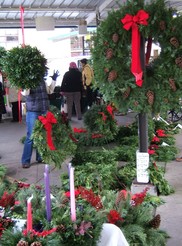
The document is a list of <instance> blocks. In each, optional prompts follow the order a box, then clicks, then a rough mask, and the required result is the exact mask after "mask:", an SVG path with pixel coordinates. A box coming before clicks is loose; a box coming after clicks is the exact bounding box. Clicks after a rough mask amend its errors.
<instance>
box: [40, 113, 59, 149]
mask: <svg viewBox="0 0 182 246" xmlns="http://www.w3.org/2000/svg"><path fill="white" fill-rule="evenodd" d="M38 118H39V120H40V121H41V122H42V124H43V125H44V128H45V129H46V131H47V144H48V146H49V148H50V150H55V149H56V148H55V147H54V144H53V141H52V124H56V123H57V119H56V118H55V117H54V115H53V113H51V112H50V111H48V112H47V114H46V116H39V117H38Z"/></svg>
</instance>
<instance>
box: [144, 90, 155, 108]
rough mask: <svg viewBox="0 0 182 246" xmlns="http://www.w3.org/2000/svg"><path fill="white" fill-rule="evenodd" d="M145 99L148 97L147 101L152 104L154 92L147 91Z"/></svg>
mask: <svg viewBox="0 0 182 246" xmlns="http://www.w3.org/2000/svg"><path fill="white" fill-rule="evenodd" d="M146 95H147V99H148V103H149V104H150V105H153V103H154V93H153V91H150V90H149V91H147V94H146Z"/></svg>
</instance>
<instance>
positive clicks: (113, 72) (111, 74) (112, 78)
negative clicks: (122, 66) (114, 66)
mask: <svg viewBox="0 0 182 246" xmlns="http://www.w3.org/2000/svg"><path fill="white" fill-rule="evenodd" d="M117 76H118V75H117V72H116V71H115V70H112V71H111V72H110V73H109V76H108V81H110V82H112V81H113V80H115V79H116V78H117Z"/></svg>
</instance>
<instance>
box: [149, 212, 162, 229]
mask: <svg viewBox="0 0 182 246" xmlns="http://www.w3.org/2000/svg"><path fill="white" fill-rule="evenodd" d="M160 223H161V216H160V214H157V215H156V216H155V217H154V218H153V219H152V220H151V221H150V222H149V225H150V226H151V227H153V228H154V229H157V228H159V226H160Z"/></svg>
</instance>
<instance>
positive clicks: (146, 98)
mask: <svg viewBox="0 0 182 246" xmlns="http://www.w3.org/2000/svg"><path fill="white" fill-rule="evenodd" d="M144 2H146V1H143V0H140V1H135V0H127V1H125V3H124V4H123V5H122V6H120V7H119V8H118V10H116V11H115V10H112V11H111V12H109V14H108V17H107V19H106V20H104V21H102V22H101V24H100V25H99V26H98V28H97V30H96V33H95V36H94V37H93V42H94V45H93V49H92V58H93V68H94V72H95V87H97V88H99V90H100V92H101V93H102V94H103V96H104V99H105V100H106V101H111V102H113V103H114V105H115V106H116V107H117V108H118V109H120V110H122V112H127V110H128V108H131V109H133V110H134V112H144V113H145V112H156V113H159V112H167V110H169V109H170V108H175V107H177V106H178V104H179V98H180V97H181V93H182V91H181V84H182V69H181V68H182V66H181V59H182V58H181V53H182V46H181V42H182V33H181V28H182V16H180V14H178V13H177V12H176V10H174V9H172V8H169V7H167V4H166V1H164V0H154V1H150V2H147V3H145V4H144ZM139 10H144V11H145V12H147V13H148V14H149V18H148V20H147V25H138V28H139V32H140V34H141V37H143V41H144V44H143V49H144V47H146V59H145V60H146V62H145V65H144V81H143V85H142V86H141V87H140V86H137V85H136V83H135V78H134V76H133V75H132V73H131V71H130V66H131V60H132V58H131V50H132V47H131V36H132V30H128V31H127V30H125V29H124V28H123V24H122V22H121V20H122V19H123V18H124V17H125V15H126V14H129V15H132V16H135V15H136V14H137V13H138V11H139ZM174 15H175V16H176V18H174V17H173V16H174ZM152 43H155V44H158V45H159V46H160V49H161V51H160V54H159V56H158V57H157V58H156V59H153V58H151V57H150V56H151V54H150V45H151V44H152ZM149 57H150V59H149ZM143 58H144V56H143Z"/></svg>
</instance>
